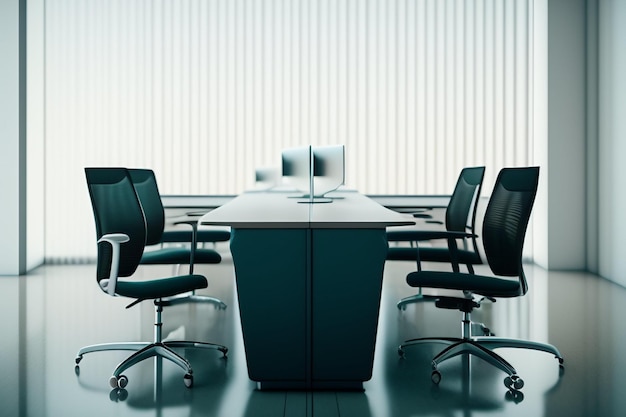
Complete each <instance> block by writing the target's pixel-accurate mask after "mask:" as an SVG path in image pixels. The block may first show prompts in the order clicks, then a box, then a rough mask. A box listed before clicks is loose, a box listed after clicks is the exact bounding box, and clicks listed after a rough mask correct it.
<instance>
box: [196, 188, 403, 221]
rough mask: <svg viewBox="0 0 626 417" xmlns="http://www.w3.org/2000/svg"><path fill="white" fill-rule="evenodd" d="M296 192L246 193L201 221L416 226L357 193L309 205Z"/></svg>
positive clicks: (335, 195)
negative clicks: (328, 201)
mask: <svg viewBox="0 0 626 417" xmlns="http://www.w3.org/2000/svg"><path fill="white" fill-rule="evenodd" d="M294 197H297V194H295V193H271V192H268V193H259V192H253V193H244V194H241V195H240V196H238V197H236V198H235V199H233V200H232V201H230V202H228V203H226V204H224V205H223V206H221V207H219V208H217V209H215V210H213V211H211V212H209V213H207V214H205V215H204V216H202V217H201V218H200V221H199V222H200V224H201V225H222V226H224V225H226V226H231V227H234V228H271V229H275V228H277V229H303V228H314V229H336V228H342V229H360V228H384V227H388V226H402V225H410V224H415V222H414V221H412V220H410V219H407V217H406V216H403V215H401V214H399V213H396V212H394V211H392V210H389V209H386V208H385V207H383V206H381V205H380V204H378V203H376V202H375V201H373V200H371V199H370V198H368V197H366V196H364V195H362V194H359V193H356V192H334V193H331V194H330V197H331V199H332V202H331V203H313V204H310V203H306V202H303V201H304V199H301V198H300V199H299V198H294Z"/></svg>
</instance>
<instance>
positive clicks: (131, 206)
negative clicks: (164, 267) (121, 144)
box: [85, 168, 146, 281]
mask: <svg viewBox="0 0 626 417" xmlns="http://www.w3.org/2000/svg"><path fill="white" fill-rule="evenodd" d="M85 176H86V177H87V187H88V189H89V196H90V197H91V205H92V208H93V214H94V218H95V221H96V234H97V238H98V239H100V238H101V237H102V236H104V235H106V234H109V233H124V234H126V235H128V237H129V238H130V241H129V242H127V243H123V244H122V245H121V246H120V265H119V271H118V275H119V276H121V277H128V276H130V275H132V274H133V273H134V272H135V270H136V269H137V266H138V265H139V261H140V260H141V256H142V254H143V250H144V246H145V242H146V225H145V220H144V215H143V210H142V208H141V203H140V202H139V199H138V197H137V194H136V193H135V188H134V187H133V183H132V181H131V178H130V174H129V173H128V171H127V170H126V169H125V168H85ZM111 253H112V252H111V245H110V244H109V243H106V242H101V243H98V262H97V279H98V281H100V280H101V279H104V278H109V275H110V269H111Z"/></svg>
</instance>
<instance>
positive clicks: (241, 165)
mask: <svg viewBox="0 0 626 417" xmlns="http://www.w3.org/2000/svg"><path fill="white" fill-rule="evenodd" d="M532 3H533V1H532V0H514V1H512V0H176V1H170V0H133V1H128V0H47V1H46V13H45V48H46V49H45V57H46V61H45V65H46V68H45V70H46V71H45V74H46V76H45V98H46V102H45V172H46V194H45V195H46V201H45V210H46V222H45V224H46V228H47V229H46V257H47V258H48V259H51V258H64V257H80V256H86V257H88V256H92V255H93V254H94V253H95V245H94V244H93V234H89V233H85V230H88V231H89V232H91V233H94V231H93V229H94V227H93V219H92V215H91V208H90V204H89V200H88V195H87V190H86V186H85V180H84V174H83V167H85V166H140V167H149V168H152V169H154V170H155V172H156V174H157V176H158V181H159V185H160V188H161V191H162V193H164V194H236V193H239V192H241V191H243V190H245V189H246V188H248V187H249V186H251V185H252V183H253V180H254V169H255V168H256V167H265V166H276V165H278V163H279V159H278V157H279V154H280V151H281V149H283V148H285V147H289V146H297V145H302V144H336V143H342V144H345V145H346V162H347V175H346V180H347V184H348V185H349V186H351V187H353V188H356V189H358V190H359V191H361V192H363V193H372V194H449V193H450V192H451V190H452V188H453V186H454V182H455V180H456V177H457V175H458V172H459V170H460V169H461V168H462V167H464V166H471V165H486V166H487V173H486V178H485V192H486V194H487V193H489V192H490V186H491V184H493V181H494V180H495V175H496V173H497V171H498V170H499V169H500V168H501V167H502V166H514V165H526V164H530V163H532V161H531V160H530V159H531V155H532V152H531V150H532V148H531V147H532V143H533V141H532V123H533V120H532V108H531V106H532V102H533V100H532V83H533V72H532V57H533V51H532V30H531V29H532V24H533V22H532V14H533V11H532ZM67 219H72V226H71V227H68V224H67Z"/></svg>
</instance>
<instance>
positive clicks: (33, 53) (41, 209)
mask: <svg viewBox="0 0 626 417" xmlns="http://www.w3.org/2000/svg"><path fill="white" fill-rule="evenodd" d="M44 8H45V0H28V10H27V15H28V16H27V24H28V38H27V39H28V41H27V42H28V46H27V48H28V51H27V60H28V68H27V77H28V84H27V85H28V87H27V100H28V103H27V105H28V110H27V112H28V117H27V125H26V130H27V139H26V140H27V142H26V158H27V161H26V164H27V166H26V179H25V181H26V182H25V186H26V243H27V245H26V269H27V270H30V269H33V268H35V267H36V266H39V265H41V264H42V263H43V261H44V257H45V253H44V251H45V239H44V230H45V228H44V227H42V225H43V224H44V219H45V215H44V214H45V200H44V196H45V194H44V168H45V160H44V151H45V141H44V134H45V126H46V124H45V101H44V100H45V91H46V85H45V78H44V76H45V69H46V63H45V54H44V46H45V20H44V19H45V10H44ZM23 181H24V180H23Z"/></svg>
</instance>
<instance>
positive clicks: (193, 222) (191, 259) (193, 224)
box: [174, 218, 198, 275]
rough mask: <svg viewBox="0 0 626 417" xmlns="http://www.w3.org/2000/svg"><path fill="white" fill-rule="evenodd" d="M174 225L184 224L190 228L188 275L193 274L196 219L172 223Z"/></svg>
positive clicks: (196, 243) (196, 239) (196, 235)
mask: <svg viewBox="0 0 626 417" xmlns="http://www.w3.org/2000/svg"><path fill="white" fill-rule="evenodd" d="M174 224H175V225H179V224H186V225H189V226H191V229H192V233H191V242H190V243H191V245H190V246H191V247H190V250H189V275H192V274H193V267H194V263H195V256H196V246H198V219H197V218H196V219H194V218H188V219H182V220H177V221H175V222H174Z"/></svg>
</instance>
